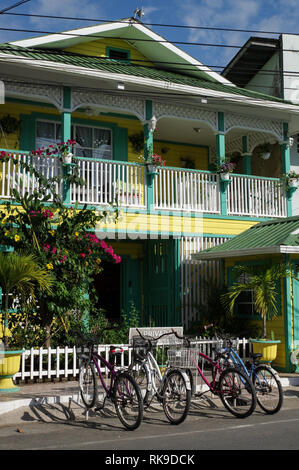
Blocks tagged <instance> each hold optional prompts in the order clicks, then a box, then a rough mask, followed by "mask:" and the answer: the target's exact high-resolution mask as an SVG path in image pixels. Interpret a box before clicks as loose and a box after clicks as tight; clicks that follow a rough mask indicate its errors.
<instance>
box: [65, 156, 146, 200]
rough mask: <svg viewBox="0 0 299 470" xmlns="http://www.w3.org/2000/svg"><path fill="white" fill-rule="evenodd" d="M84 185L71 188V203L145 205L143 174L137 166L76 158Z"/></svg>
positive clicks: (139, 166)
mask: <svg viewBox="0 0 299 470" xmlns="http://www.w3.org/2000/svg"><path fill="white" fill-rule="evenodd" d="M77 163H78V165H79V175H80V176H81V178H82V179H83V180H84V181H85V183H86V184H85V185H84V186H81V187H80V186H76V185H75V184H73V185H72V187H71V202H72V203H73V202H76V201H77V202H79V203H87V204H94V205H105V204H110V203H116V204H117V205H119V206H131V207H145V205H146V192H145V181H144V178H145V174H144V168H143V166H141V165H137V164H136V165H134V164H130V163H121V162H115V161H107V160H95V159H90V160H87V159H84V160H83V159H77Z"/></svg>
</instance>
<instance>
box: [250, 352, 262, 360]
mask: <svg viewBox="0 0 299 470" xmlns="http://www.w3.org/2000/svg"><path fill="white" fill-rule="evenodd" d="M250 357H252V359H259V358H260V357H262V353H251V354H250Z"/></svg>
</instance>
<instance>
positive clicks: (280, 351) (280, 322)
mask: <svg viewBox="0 0 299 470" xmlns="http://www.w3.org/2000/svg"><path fill="white" fill-rule="evenodd" d="M261 260H264V261H269V255H268V256H267V255H257V256H247V257H242V258H237V257H236V258H230V259H228V260H226V261H225V273H226V274H227V268H232V267H233V266H236V265H238V264H240V265H242V264H245V263H246V262H249V261H261ZM271 260H273V261H277V262H279V261H281V257H280V256H279V255H277V256H271ZM226 284H227V278H226ZM284 296H285V291H284V282H283V280H281V296H280V300H281V303H280V314H279V315H278V316H277V317H275V318H273V319H272V320H267V335H268V338H269V339H270V335H271V331H273V333H274V337H275V339H276V340H280V344H278V347H277V358H276V360H275V365H276V366H277V367H279V368H284V367H285V366H286V356H285V346H286V344H285V321H286V314H285V307H284ZM246 321H247V318H246ZM251 323H252V325H256V326H258V327H259V328H260V329H261V330H262V321H261V320H254V321H251Z"/></svg>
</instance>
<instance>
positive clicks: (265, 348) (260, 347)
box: [250, 340, 280, 362]
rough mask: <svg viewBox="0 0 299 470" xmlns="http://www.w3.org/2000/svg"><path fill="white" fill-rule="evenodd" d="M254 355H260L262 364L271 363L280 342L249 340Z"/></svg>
mask: <svg viewBox="0 0 299 470" xmlns="http://www.w3.org/2000/svg"><path fill="white" fill-rule="evenodd" d="M250 342H251V343H252V348H253V352H254V354H262V355H263V356H262V357H261V358H260V361H262V362H272V361H274V360H275V359H276V356H277V345H278V344H279V343H280V341H268V340H265V341H263V340H250Z"/></svg>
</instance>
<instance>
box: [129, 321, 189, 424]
mask: <svg viewBox="0 0 299 470" xmlns="http://www.w3.org/2000/svg"><path fill="white" fill-rule="evenodd" d="M136 330H137V332H138V334H139V336H134V337H133V338H132V347H133V361H132V362H131V364H130V366H129V372H130V373H131V374H132V376H133V377H134V378H135V379H136V381H137V383H138V385H139V387H140V388H141V391H142V394H143V404H144V408H148V407H149V406H150V404H151V403H152V400H153V399H154V398H156V399H157V400H158V402H160V403H162V405H163V410H164V413H165V415H166V417H167V419H168V420H169V421H170V423H171V424H180V423H182V422H183V421H184V420H185V419H186V417H187V414H188V411H189V408H190V401H191V386H190V382H189V380H188V376H187V374H186V373H185V372H184V371H182V370H179V369H178V368H171V367H169V366H168V365H166V368H165V371H164V374H163V375H162V373H161V371H160V368H159V366H158V363H157V361H156V359H155V358H154V356H153V354H152V352H153V347H154V344H155V343H156V342H158V341H159V340H160V339H161V338H162V337H163V336H168V335H173V333H172V332H170V333H164V334H163V335H161V336H159V337H158V338H153V337H151V336H144V335H142V333H141V332H140V331H139V330H138V329H136Z"/></svg>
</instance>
